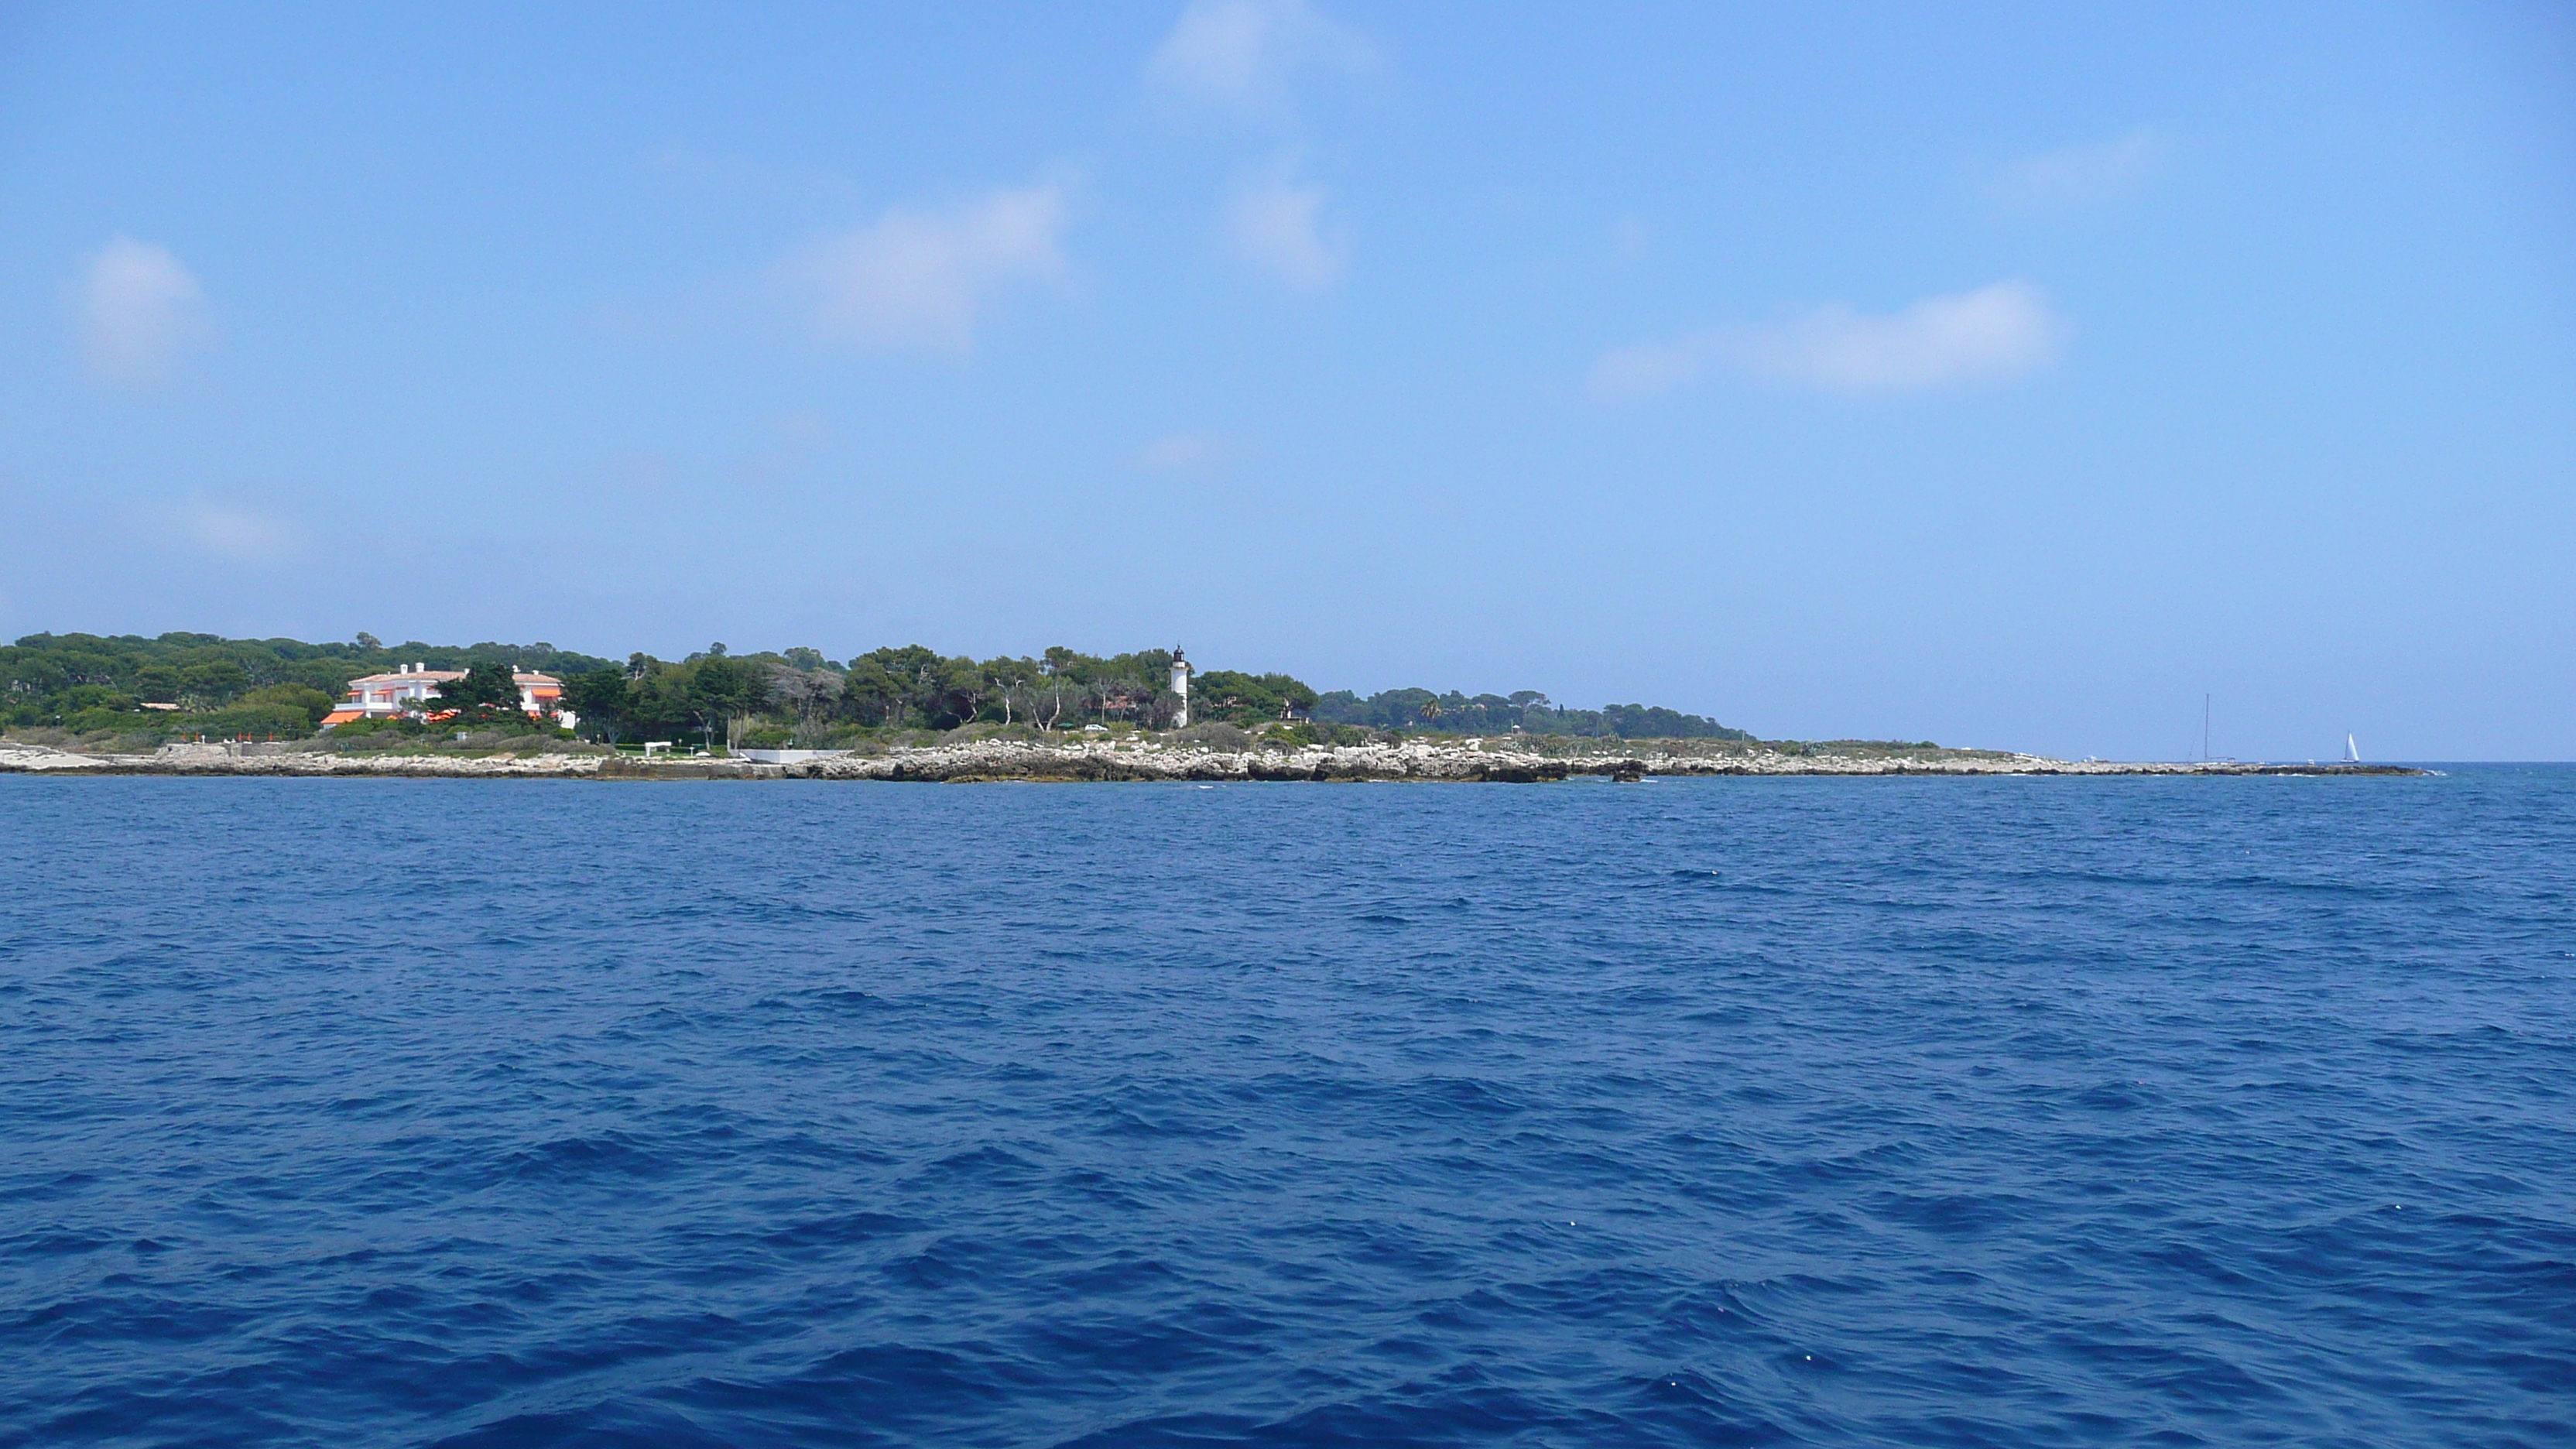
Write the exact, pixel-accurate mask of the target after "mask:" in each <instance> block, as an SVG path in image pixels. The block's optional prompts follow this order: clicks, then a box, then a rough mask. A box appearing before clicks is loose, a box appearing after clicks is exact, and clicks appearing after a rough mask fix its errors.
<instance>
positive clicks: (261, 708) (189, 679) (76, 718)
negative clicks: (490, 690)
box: [0, 634, 607, 748]
mask: <svg viewBox="0 0 2576 1449" xmlns="http://www.w3.org/2000/svg"><path fill="white" fill-rule="evenodd" d="M606 662H607V661H605V660H600V659H592V658H590V657H589V656H587V655H582V654H573V653H568V652H566V651H563V650H559V649H556V648H555V647H554V646H553V645H551V644H528V645H519V644H491V643H486V644H474V645H468V646H465V647H462V648H459V647H456V646H452V645H435V644H421V643H417V642H413V643H406V644H400V645H396V646H394V647H392V648H387V647H385V645H384V644H382V643H381V642H380V641H378V640H377V639H375V638H374V637H372V636H370V635H364V634H362V635H360V636H358V639H357V640H356V642H354V643H349V644H306V643H304V642H302V641H300V640H295V639H225V638H222V637H219V636H217V635H213V634H163V635H161V636H159V637H157V638H151V639H147V638H144V637H142V636H140V635H136V634H121V635H116V636H113V637H106V636H101V635H96V634H30V635H28V636H27V637H25V638H23V639H20V640H19V641H18V642H17V643H16V644H14V645H11V646H9V647H7V648H0V725H5V726H8V727H10V728H16V729H25V728H36V727H41V728H50V729H57V730H62V731H65V732H66V733H68V734H71V735H74V736H77V737H81V738H85V739H98V740H101V741H106V740H111V739H112V740H115V741H118V742H120V743H123V744H126V745H128V746H130V747H136V748H149V747H150V746H152V745H154V744H158V743H160V742H161V741H163V740H172V739H194V738H196V737H197V736H200V735H203V736H205V737H207V738H209V739H235V738H239V737H243V736H248V737H250V738H253V739H267V738H271V737H275V738H278V739H294V738H298V737H301V736H305V735H310V734H312V733H313V732H314V729H315V728H316V727H317V726H318V725H319V724H320V722H321V719H322V716H323V715H325V714H327V713H329V712H330V709H331V707H332V705H333V704H335V703H336V702H338V701H339V699H340V698H341V697H342V696H343V695H345V694H347V693H348V688H349V681H350V680H352V679H355V678H357V677H358V676H360V675H364V674H377V673H383V672H388V671H391V670H393V669H396V668H398V667H400V666H402V665H405V664H423V665H426V666H428V667H429V668H432V669H466V668H470V667H471V666H472V665H475V664H477V663H484V664H491V665H496V666H501V667H502V668H503V670H504V674H503V678H504V680H505V681H506V679H507V673H506V671H507V669H508V668H512V667H515V668H520V669H539V670H545V671H547V672H549V673H558V672H561V671H564V670H566V669H579V668H585V667H590V666H594V665H599V664H604V663H606ZM511 698H512V699H513V700H515V699H516V698H517V692H516V691H515V690H513V691H512V693H511ZM148 706H168V707H167V708H150V707H148ZM511 713H513V714H515V713H516V711H515V710H513V711H511ZM520 722H521V724H523V725H524V724H526V723H527V721H526V720H525V717H524V716H521V717H520Z"/></svg>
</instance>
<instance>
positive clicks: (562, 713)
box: [322, 664, 579, 730]
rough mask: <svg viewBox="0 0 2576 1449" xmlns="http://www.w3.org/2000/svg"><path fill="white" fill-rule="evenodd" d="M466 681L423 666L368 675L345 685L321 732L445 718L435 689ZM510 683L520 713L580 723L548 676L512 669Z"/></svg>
mask: <svg viewBox="0 0 2576 1449" xmlns="http://www.w3.org/2000/svg"><path fill="white" fill-rule="evenodd" d="M464 677H465V671H464V670H462V669H431V668H429V667H427V666H426V665H420V664H406V665H404V666H402V667H401V668H400V669H397V670H395V671H394V672H393V673H391V674H370V675H368V676H366V677H365V678H363V679H352V680H350V681H349V696H348V698H346V699H343V700H341V701H340V704H339V707H338V708H336V709H334V710H332V711H331V712H330V713H329V714H328V715H325V716H323V719H322V728H324V729H326V730H327V729H329V728H331V727H332V726H333V725H344V724H347V723H348V722H350V721H351V720H359V719H393V718H395V717H397V716H399V715H407V714H410V715H419V716H421V717H423V718H431V717H434V716H436V715H439V714H443V713H448V711H445V710H442V709H440V708H439V707H438V706H437V704H436V703H435V701H436V699H437V697H438V687H439V686H440V685H442V684H452V683H454V682H455V681H457V680H460V679H463V678H464ZM510 682H511V683H513V684H516V685H517V686H519V708H521V709H523V710H526V711H527V712H528V713H530V714H532V715H535V716H536V717H537V718H539V719H551V720H553V721H554V722H555V723H556V724H559V725H561V726H563V727H564V728H565V729H571V728H572V727H573V726H574V725H575V724H577V723H579V720H578V718H577V717H576V716H575V715H574V714H573V713H572V712H571V711H570V710H567V709H565V708H563V681H562V680H560V679H557V678H555V677H554V676H553V675H551V674H538V673H536V672H534V671H532V670H526V669H514V670H512V671H511V672H510Z"/></svg>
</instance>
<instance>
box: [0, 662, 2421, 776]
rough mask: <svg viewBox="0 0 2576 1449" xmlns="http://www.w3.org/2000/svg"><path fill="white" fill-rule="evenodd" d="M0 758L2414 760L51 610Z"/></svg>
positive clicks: (2020, 766)
mask: <svg viewBox="0 0 2576 1449" xmlns="http://www.w3.org/2000/svg"><path fill="white" fill-rule="evenodd" d="M0 678H5V682H6V688H7V695H6V701H7V702H6V706H5V709H0V772H7V773H20V774H47V775H97V776H105V775H133V774H162V775H271V776H280V775H291V776H309V777H325V776H349V777H364V776H380V777H411V778H418V777H457V778H500V779H509V778H516V779H527V778H556V779H587V780H691V779H695V780H710V779H729V780H787V779H806V780H876V781H918V782H944V783H974V782H999V781H1020V782H1059V781H1121V780H1125V781H1146V780H1170V781H1196V782H1203V783H1204V782H1235V781H1244V782H1249V781H1322V782H1336V781H1341V782H1352V781H1373V780H1378V781H1483V782H1489V783H1518V784H1530V783H1541V782H1553V781H1565V780H1577V779H1590V778H1598V779H1604V780H1608V781H1613V782H1620V781H1642V780H1645V779H1648V778H1650V777H1655V776H1693V775H1703V776H1704V775H1823V776H1909V775H1930V776H1975V775H2201V776H2229V775H2279V774H2294V775H2355V774H2358V775H2414V774H2422V773H2424V772H2423V771H2420V770H2414V769H2410V768H2407V767H2403V766H2394V765H2364V764H2357V763H2345V764H2327V765H2319V764H2313V763H2307V764H2265V763H2250V762H2242V761H2233V760H2215V761H2213V760H2203V761H2180V762H2114V761H2102V760H2081V761H2069V760H2058V759H2051V758H2047V757H2045V756H2039V755H2032V754H2024V753H2018V752H2013V751H2005V750H1983V749H1961V748H1953V747H1946V746H1942V745H1939V744H1936V743H1934V742H1932V741H1929V740H1920V741H1911V742H1908V741H1896V740H1826V741H1805V740H1764V739H1759V738H1757V737H1756V736H1755V735H1754V734H1753V733H1752V732H1750V731H1747V730H1743V729H1739V728H1734V727H1730V726H1726V725H1721V724H1719V723H1718V722H1717V721H1715V720H1713V719H1710V718H1708V717H1706V716H1702V715H1695V714H1688V713H1684V712H1681V711H1677V710H1672V709H1668V708H1662V707H1656V706H1646V705H1638V704H1627V705H1616V704H1614V705H1606V706H1603V707H1602V708H1599V709H1584V708H1571V707H1566V706H1562V705H1559V704H1557V703H1556V702H1555V701H1553V700H1551V699H1550V698H1548V696H1546V695H1545V694H1543V693H1541V692H1539V691H1536V690H1521V691H1517V692H1515V693H1512V694H1508V695H1498V694H1478V695H1467V694H1464V693H1461V692H1457V691H1452V692H1449V693H1445V694H1442V693H1435V692H1433V691H1431V690H1427V689H1394V690H1384V691H1380V692H1377V693H1375V694H1371V695H1368V696H1365V697H1362V696H1360V695H1358V694H1356V693H1354V692H1352V691H1335V692H1330V693H1320V692H1318V691H1316V690H1314V689H1312V688H1309V687H1308V686H1307V685H1305V684H1304V683H1303V682H1301V681H1299V680H1297V679H1295V678H1293V677H1292V676H1289V675H1286V674H1281V673H1263V674H1254V673H1249V672H1245V671H1237V670H1225V669H1209V670H1202V669H1200V668H1199V667H1197V666H1196V665H1194V664H1192V663H1191V662H1190V661H1189V660H1188V658H1187V657H1186V655H1185V654H1184V653H1183V652H1182V651H1181V650H1179V649H1177V648H1175V649H1170V650H1162V649H1150V650H1140V651H1136V652H1134V653H1129V654H1120V655H1109V656H1099V655H1087V654H1082V653H1078V652H1076V651H1074V650H1071V649H1062V648H1057V649H1049V650H1047V651H1045V653H1044V654H1043V655H1040V656H1034V657H1025V658H999V659H989V660H977V659H973V658H970V657H966V656H953V657H951V656H942V655H940V654H938V653H936V652H935V651H933V650H930V649H927V648H923V647H921V646H917V645H916V646H906V647H902V648H883V649H878V650H874V651H871V652H868V653H864V654H858V655H855V656H853V657H852V658H850V659H849V660H847V661H846V662H844V661H842V660H836V659H832V658H829V657H827V656H826V655H824V654H823V653H822V652H821V651H820V650H816V649H810V648H796V649H788V650H783V651H777V652H769V653H756V654H742V655H737V654H733V653H730V652H728V651H727V650H726V648H725V647H724V646H723V645H722V644H715V645H711V646H709V648H707V649H706V650H704V651H701V652H698V653H695V654H692V655H690V656H689V657H688V658H686V659H682V660H676V661H665V660H660V659H656V658H653V657H652V656H650V655H646V654H642V653H637V654H632V655H630V656H629V657H628V658H627V660H626V661H625V662H624V663H623V664H619V663H615V662H612V661H610V660H608V659H605V658H599V657H594V656H587V655H581V654H577V653H573V652H570V651H565V650H558V649H556V648H555V647H554V646H553V645H551V644H533V645H504V644H497V643H484V644H475V645H468V646H461V647H459V646H433V645H427V644H422V643H418V642H411V643H405V644H400V645H394V646H390V647H389V646H386V645H385V644H383V643H382V642H380V641H378V640H377V639H375V638H373V637H372V636H369V635H364V634H362V635H359V636H358V637H357V639H356V640H354V641H352V642H350V643H346V644H307V643H302V642H300V641H296V640H292V639H268V640H239V639H224V638H220V637H218V636H215V635H208V634H163V635H159V636H156V637H153V638H144V637H141V636H136V635H117V636H100V635H88V634H69V635H55V634H38V635H30V636H28V637H25V638H22V639H20V640H18V641H17V642H16V643H15V644H14V645H11V646H9V647H8V648H6V649H0Z"/></svg>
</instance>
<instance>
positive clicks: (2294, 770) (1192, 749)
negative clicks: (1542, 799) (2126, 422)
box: [0, 735, 2425, 784]
mask: <svg viewBox="0 0 2576 1449" xmlns="http://www.w3.org/2000/svg"><path fill="white" fill-rule="evenodd" d="M0 773H21V774H48V775H50V774H80V775H255V776H293V777H302V778H313V777H396V778H446V779H596V780H687V779H699V780H705V779H729V780H779V779H804V780H876V781H915V782H926V783H941V782H944V783H950V784H970V783H979V782H987V781H1028V782H1047V781H1067V782H1070V781H1115V780H1181V781H1204V782H1227V781H1256V780H1298V781H1327V782H1330V781H1368V780H1419V781H1458V782H1476V781H1482V782H1489V783H1497V784H1532V783H1538V782H1544V781H1554V780H1566V779H1570V778H1575V777H1580V776H1602V777H1607V778H1611V779H1622V778H1627V779H1637V778H1643V777H1645V776H1648V775H1667V776H1671V775H1950V776H1966V775H2421V774H2423V773H2425V772H2424V771H2422V770H2417V769H2411V768H2408V767H2405V766H2399V765H2297V764H2292V765H2269V764H2249V763H2243V762H2237V761H2220V762H2212V763H2198V762H2190V763H2159V762H2136V761H2128V762H2123V761H2110V760H2056V759H2050V758H2048V757H2046V756H2042V755H2027V754H2017V753H2011V752H2006V751H1995V750H1944V749H1932V748H1910V749H1909V748H1885V747H1871V748H1855V749H1852V750H1850V751H1847V752H1837V751H1833V750H1830V749H1819V748H1818V747H1813V746H1804V747H1800V748H1799V749H1798V750H1797V751H1795V752H1792V751H1788V750H1784V749H1781V748H1778V747H1775V746H1770V745H1764V744H1759V743H1753V744H1710V743H1707V742H1703V741H1695V740H1684V741H1656V740H1630V741H1625V742H1622V745H1621V747H1620V748H1615V749H1591V750H1565V749H1556V750H1551V749H1547V748H1543V747H1534V746H1532V745H1531V744H1529V743H1527V742H1524V741H1521V740H1474V739H1468V740H1429V739H1407V740H1403V741H1400V742H1388V743H1375V744H1359V745H1314V746H1305V747H1298V748H1285V747H1280V746H1276V745H1272V746H1260V747H1250V748H1244V749H1219V748H1214V747H1211V746H1208V745H1205V744H1195V743H1187V742H1181V741H1173V740H1163V739H1156V738H1153V737H1151V736H1146V735H1137V736H1131V737H1127V738H1122V739H1081V740H1070V741H1063V742H1058V741H1052V740H1042V741H1029V740H1011V739H977V740H962V741H958V742H955V743H941V744H932V745H920V746H907V747H896V748H889V749H885V750H882V751H879V752H875V753H858V752H852V753H847V754H835V755H830V756H826V757H823V758H820V759H808V760H798V761H794V762H792V763H784V764H770V763H763V762H760V761H755V760H748V759H686V760H670V759H657V760H654V761H652V762H650V763H647V762H645V761H642V760H638V759H635V758H633V757H631V756H623V755H615V754H610V753H607V752H605V751H600V752H596V753H560V752H529V753H506V752H498V751H493V752H480V753H418V754H405V753H396V752H391V751H369V752H363V753H361V752H338V751H332V750H328V749H315V748H305V747H298V746H291V745H281V744H179V745H164V746H162V747H160V748H159V749H158V750H155V751H153V752H152V753H150V754H123V755H120V754H105V753H97V754H93V753H84V752H80V751H75V750H66V749H60V748H56V747H52V746H46V745H30V744H16V743H0Z"/></svg>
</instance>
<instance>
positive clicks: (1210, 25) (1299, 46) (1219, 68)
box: [1145, 0, 1379, 111]
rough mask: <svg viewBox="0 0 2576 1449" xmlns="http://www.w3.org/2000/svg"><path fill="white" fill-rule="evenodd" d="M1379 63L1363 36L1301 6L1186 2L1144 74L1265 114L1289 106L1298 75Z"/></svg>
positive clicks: (1300, 2)
mask: <svg viewBox="0 0 2576 1449" xmlns="http://www.w3.org/2000/svg"><path fill="white" fill-rule="evenodd" d="M1378 59H1379V51H1378V48H1377V46H1376V44H1375V43H1374V42H1372V41H1371V40H1370V39H1369V38H1368V36H1366V35H1365V34H1363V33H1361V32H1360V31H1358V30H1355V29H1353V28H1351V27H1350V26H1348V25H1345V24H1343V23H1341V22H1340V21H1338V20H1335V19H1333V18H1331V17H1330V16H1327V15H1324V14H1322V13H1321V12H1319V11H1317V10H1316V9H1314V7H1312V6H1310V5H1308V4H1306V3H1305V0H1191V4H1190V5H1189V7H1188V8H1187V9H1185V10H1183V11H1182V12H1181V18H1180V20H1179V22H1178V23H1176V24H1175V25H1173V27H1172V33H1171V34H1170V35H1168V36H1165V37H1164V39H1163V43H1162V44H1161V45H1160V46H1158V47H1156V48H1155V51H1154V55H1153V59H1151V60H1150V61H1148V62H1146V67H1145V73H1146V75H1147V76H1148V77H1149V78H1150V79H1152V80H1153V81H1154V82H1155V83H1156V84H1158V85H1161V86H1164V87H1166V88H1168V89H1170V90H1172V91H1175V92H1177V93H1179V94H1181V95H1184V96H1187V97H1189V98H1190V99H1192V100H1196V101H1201V102H1204V103H1207V104H1210V105H1217V106H1225V107H1229V108H1232V109H1236V110H1245V111H1263V110H1276V109H1279V108H1281V107H1283V106H1285V105H1286V104H1287V101H1288V93H1289V87H1290V83H1291V81H1292V80H1293V79H1294V78H1295V77H1296V76H1297V75H1298V74H1299V73H1301V72H1306V71H1322V72H1332V73H1341V74H1350V73H1355V72H1358V71H1363V70H1366V69H1369V68H1370V67H1372V66H1374V65H1376V64H1377V63H1378Z"/></svg>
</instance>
